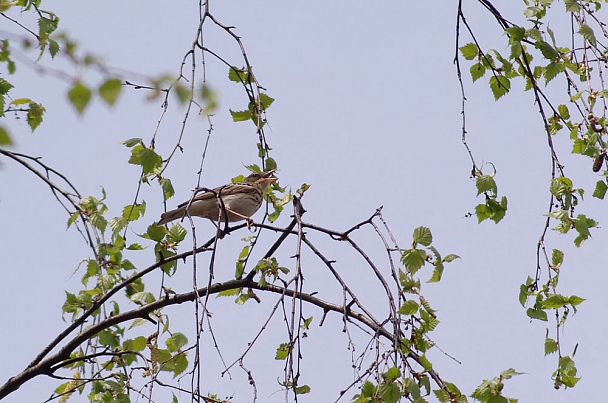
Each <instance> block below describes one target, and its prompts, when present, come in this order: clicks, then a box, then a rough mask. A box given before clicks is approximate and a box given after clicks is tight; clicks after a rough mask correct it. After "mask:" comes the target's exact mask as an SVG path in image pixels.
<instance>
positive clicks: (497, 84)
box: [490, 76, 511, 100]
mask: <svg viewBox="0 0 608 403" xmlns="http://www.w3.org/2000/svg"><path fill="white" fill-rule="evenodd" d="M510 88H511V81H510V80H509V79H508V78H507V77H505V76H492V77H491V78H490V89H491V90H492V94H494V99H495V100H498V99H499V98H501V97H502V96H504V95H506V94H507V93H508V92H509V89H510Z"/></svg>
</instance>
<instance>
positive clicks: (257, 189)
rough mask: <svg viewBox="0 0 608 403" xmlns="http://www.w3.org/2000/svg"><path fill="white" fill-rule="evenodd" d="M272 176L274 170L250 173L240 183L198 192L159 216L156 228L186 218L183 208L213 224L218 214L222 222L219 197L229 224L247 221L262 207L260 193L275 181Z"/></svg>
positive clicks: (262, 193) (222, 215)
mask: <svg viewBox="0 0 608 403" xmlns="http://www.w3.org/2000/svg"><path fill="white" fill-rule="evenodd" d="M273 173H274V169H273V170H270V171H268V172H261V173H252V174H251V175H249V176H248V177H247V178H246V179H245V181H243V182H238V183H229V184H227V185H224V186H220V187H217V188H215V189H213V190H211V191H206V192H204V193H201V194H199V195H197V196H195V197H194V199H192V202H190V200H188V201H186V202H184V203H182V204H180V205H178V206H177V208H176V209H175V210H170V211H167V212H166V213H163V214H162V215H161V216H160V221H159V222H158V225H163V224H166V223H168V222H170V221H173V220H177V219H178V218H182V217H184V216H187V213H186V209H188V210H189V212H190V215H191V216H198V217H203V218H209V219H210V220H213V221H217V220H218V218H220V214H221V221H225V217H224V212H223V211H222V207H221V205H220V203H219V200H218V197H221V199H222V201H223V204H224V208H225V210H226V215H228V221H229V222H234V221H241V220H249V219H250V217H251V216H252V215H253V214H255V212H256V211H258V209H259V208H260V206H261V205H262V201H263V199H264V191H265V190H266V188H267V187H268V185H270V184H271V183H272V182H274V181H276V180H277V178H275V177H274V176H272V174H273Z"/></svg>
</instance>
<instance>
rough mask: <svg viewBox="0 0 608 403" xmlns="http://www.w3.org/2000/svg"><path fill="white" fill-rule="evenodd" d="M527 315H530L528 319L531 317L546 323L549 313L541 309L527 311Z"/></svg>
mask: <svg viewBox="0 0 608 403" xmlns="http://www.w3.org/2000/svg"><path fill="white" fill-rule="evenodd" d="M526 315H528V317H530V318H532V319H538V320H542V321H544V322H546V321H547V312H545V311H543V310H541V309H532V308H528V309H527V310H526Z"/></svg>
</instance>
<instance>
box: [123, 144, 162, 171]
mask: <svg viewBox="0 0 608 403" xmlns="http://www.w3.org/2000/svg"><path fill="white" fill-rule="evenodd" d="M129 163H130V164H133V165H140V166H141V167H142V168H143V174H144V175H147V174H152V173H154V172H156V170H157V169H158V168H160V167H161V166H162V165H163V159H162V158H161V156H160V155H158V154H157V153H156V152H154V150H152V149H150V148H148V147H144V146H143V145H141V144H140V145H136V146H135V147H133V149H132V150H131V158H129Z"/></svg>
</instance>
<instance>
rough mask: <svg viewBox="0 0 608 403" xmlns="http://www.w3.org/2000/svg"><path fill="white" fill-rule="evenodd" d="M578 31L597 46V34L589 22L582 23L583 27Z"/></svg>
mask: <svg viewBox="0 0 608 403" xmlns="http://www.w3.org/2000/svg"><path fill="white" fill-rule="evenodd" d="M578 33H579V34H581V35H582V37H583V38H585V39H586V40H587V41H588V42H589V43H590V44H591V45H593V46H595V45H596V41H595V34H594V33H593V29H591V27H590V26H589V25H587V24H581V27H580V28H579V30H578Z"/></svg>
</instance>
